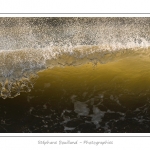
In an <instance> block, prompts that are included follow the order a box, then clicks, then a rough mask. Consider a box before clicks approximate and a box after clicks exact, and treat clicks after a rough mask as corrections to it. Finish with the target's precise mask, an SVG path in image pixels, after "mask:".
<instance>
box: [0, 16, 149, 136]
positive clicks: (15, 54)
mask: <svg viewBox="0 0 150 150" xmlns="http://www.w3.org/2000/svg"><path fill="white" fill-rule="evenodd" d="M149 25H150V19H149V18H0V40H1V42H0V132H1V133H6V132H7V133H22V132H23V133H24V132H25V133H30V132H33V133H84V132H85V133H125V132H129V133H143V132H146V133H149V132H150V125H149V124H150V48H149V46H150V44H149V43H150V37H149V33H150V28H149V27H150V26H149Z"/></svg>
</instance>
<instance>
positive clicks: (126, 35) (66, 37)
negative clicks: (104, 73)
mask: <svg viewBox="0 0 150 150" xmlns="http://www.w3.org/2000/svg"><path fill="white" fill-rule="evenodd" d="M0 25H1V26H0V41H1V42H0V91H1V94H0V96H1V97H2V98H4V99H5V98H7V97H9V98H13V97H15V96H17V95H19V94H20V92H29V91H30V90H31V89H32V88H33V86H34V83H35V80H36V78H37V72H39V71H42V70H44V69H46V68H52V67H56V66H59V67H64V66H70V65H71V66H77V65H83V64H86V63H89V62H92V63H93V65H96V64H97V63H102V64H105V63H108V62H112V61H117V60H119V59H123V58H126V57H129V56H136V55H138V56H140V57H144V58H149V56H150V49H149V47H150V37H149V32H150V19H149V18H0Z"/></svg>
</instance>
